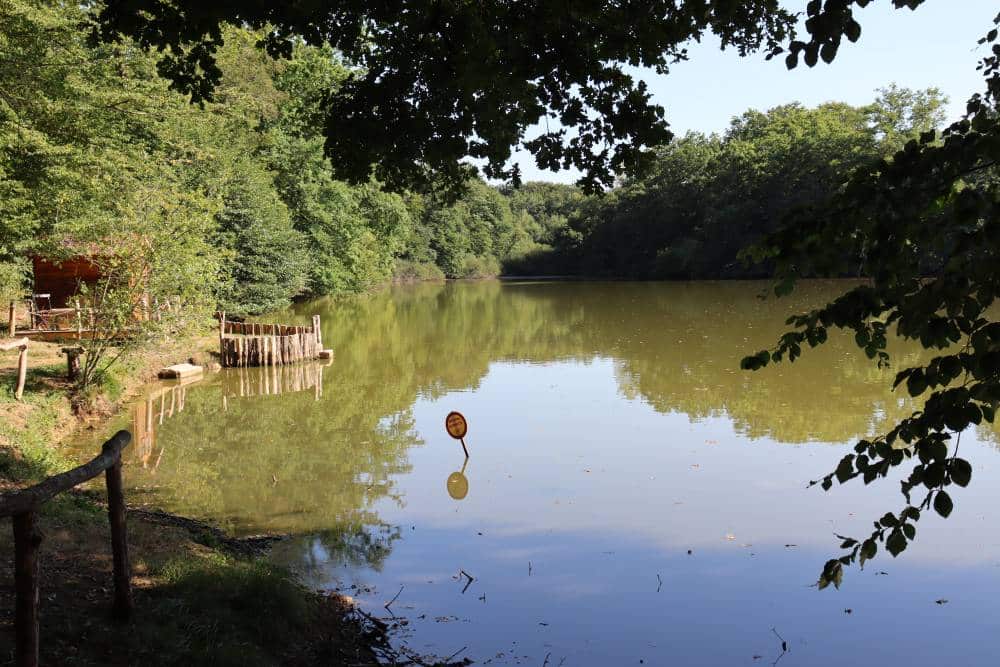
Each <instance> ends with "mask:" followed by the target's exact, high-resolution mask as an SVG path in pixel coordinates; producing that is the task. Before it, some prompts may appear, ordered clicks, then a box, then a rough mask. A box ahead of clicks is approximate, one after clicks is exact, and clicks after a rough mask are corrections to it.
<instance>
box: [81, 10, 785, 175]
mask: <svg viewBox="0 0 1000 667" xmlns="http://www.w3.org/2000/svg"><path fill="white" fill-rule="evenodd" d="M95 20H96V25H95V27H94V34H95V36H96V37H99V38H102V39H105V40H114V39H116V38H118V37H119V36H121V35H127V36H129V37H131V38H133V39H135V40H136V41H137V42H138V43H139V44H140V45H141V46H144V47H152V48H157V49H162V50H164V55H163V57H162V59H161V61H160V70H161V72H162V73H163V74H164V75H166V76H167V77H168V78H170V79H171V80H172V81H173V82H174V86H175V87H176V88H178V89H179V90H183V91H185V92H188V93H190V94H191V95H192V97H193V98H194V99H195V100H209V99H211V98H212V96H213V94H214V88H215V86H216V84H217V83H218V82H219V79H220V77H221V70H220V69H219V67H218V64H217V63H216V57H215V55H216V52H217V51H218V49H219V47H220V46H221V45H222V44H223V43H224V41H225V40H224V29H223V23H226V22H228V23H230V24H233V25H246V26H250V27H252V28H254V29H258V30H264V31H265V32H264V33H263V34H264V35H265V36H264V37H263V38H262V39H261V44H262V45H263V46H264V47H265V48H266V49H267V50H268V52H269V53H271V54H272V55H275V56H284V57H287V56H290V55H291V54H292V52H293V50H294V44H295V43H296V40H304V41H305V42H306V43H308V44H311V45H313V46H320V45H323V44H327V45H329V46H330V47H331V48H333V49H334V50H335V51H336V52H338V53H340V54H342V56H343V57H344V58H345V59H346V61H347V62H349V63H352V64H353V65H355V66H356V67H357V69H356V70H354V71H353V72H352V74H351V76H350V77H349V78H348V79H347V80H346V81H345V82H344V84H343V85H342V86H341V88H340V89H338V90H337V91H335V92H333V93H332V94H331V95H330V96H329V98H328V100H327V102H326V120H327V123H326V138H327V149H328V151H329V152H330V154H331V155H333V156H335V160H334V165H335V167H334V168H335V170H336V173H337V176H338V177H340V178H344V179H346V180H349V181H351V182H355V183H363V182H366V181H367V180H368V179H369V178H370V176H371V175H372V173H373V171H374V175H375V176H376V178H377V179H378V180H379V181H381V182H384V183H386V184H388V185H390V186H392V187H394V188H405V187H425V186H428V185H430V184H432V183H434V182H436V181H437V182H440V179H442V178H443V179H444V182H445V183H447V184H449V185H450V186H461V185H462V184H463V183H464V180H465V174H464V170H463V169H462V168H461V167H460V166H459V160H461V159H463V158H465V157H466V156H472V157H475V158H481V159H483V160H484V161H485V162H486V163H487V166H486V174H487V175H488V176H490V177H511V178H513V179H515V180H518V175H519V170H518V169H517V167H516V165H515V166H514V167H511V168H508V167H507V166H506V162H507V161H508V159H509V158H510V156H511V147H512V146H513V145H515V144H518V143H523V145H524V146H525V147H526V148H527V149H528V150H529V151H530V152H531V153H532V154H534V155H535V158H536V161H537V162H538V164H539V165H540V166H542V167H543V168H550V167H553V168H558V167H563V168H565V167H570V166H573V167H577V168H578V169H580V170H581V171H582V172H583V173H584V175H583V177H582V178H581V181H580V183H581V185H582V186H583V187H584V188H585V189H587V190H589V191H594V190H596V189H598V188H600V187H601V186H609V185H611V184H612V182H613V178H614V174H615V173H616V172H629V173H631V172H638V171H640V170H641V169H642V167H644V166H646V165H648V161H649V153H648V151H647V150H645V148H646V147H649V146H653V145H656V144H660V143H663V142H664V141H665V140H666V139H668V138H669V137H670V132H669V131H668V129H667V124H666V122H665V120H664V118H663V109H661V108H660V107H659V106H657V105H655V104H652V103H651V102H650V93H649V92H648V90H647V89H646V86H645V84H644V83H643V82H641V81H636V80H635V79H634V78H633V77H632V76H631V75H629V74H628V73H627V72H626V71H625V69H624V67H623V63H628V64H631V65H643V66H648V67H655V68H656V69H658V70H660V71H667V70H668V69H669V67H670V65H671V64H672V63H673V62H675V61H677V60H681V59H684V58H685V57H686V51H685V49H684V44H685V43H686V42H688V41H689V40H692V39H700V38H702V37H703V36H704V35H706V34H707V33H714V34H715V35H717V36H718V37H719V39H720V41H721V43H722V44H723V45H724V46H728V47H732V48H735V49H737V50H738V51H739V52H740V53H747V52H750V51H753V50H755V49H757V48H759V47H762V46H763V47H767V48H769V49H773V48H778V46H779V44H780V43H782V42H783V41H784V40H786V39H787V38H788V37H789V36H790V35H791V34H792V32H793V26H794V24H795V15H794V13H793V12H790V11H788V10H785V9H783V8H782V7H781V2H780V0H747V1H744V2H732V1H731V0H698V1H696V2H685V3H683V4H681V5H679V6H678V3H676V2H674V1H673V0H657V1H655V2H635V1H629V2H623V3H618V2H615V3H611V2H606V1H602V0H587V1H579V2H573V3H572V4H571V5H554V4H552V3H550V2H544V1H534V2H517V3H510V2H505V1H500V0H489V1H486V2H458V3H436V4H433V5H428V4H426V3H423V2H404V3H400V2H389V1H387V0H380V1H374V2H373V1H369V0H365V1H363V2H362V1H359V0H349V1H347V2H342V1H338V2H332V1H331V2H312V3H274V2H270V1H268V0H250V1H246V2H239V3H226V4H224V5H219V4H217V3H204V2H200V1H199V0H178V1H177V2H172V3H170V4H165V3H162V2H160V1H159V0H110V1H108V2H105V3H102V4H101V5H99V6H97V8H96V10H95ZM550 116H551V117H553V118H558V120H559V122H560V123H561V126H562V127H560V128H559V129H553V130H550V131H547V132H545V133H543V134H542V135H540V136H538V137H537V138H534V139H531V140H525V139H524V131H525V129H526V128H528V127H531V126H533V125H535V124H536V123H537V122H539V121H540V120H542V119H543V118H547V117H550ZM570 131H572V133H571V132H570ZM373 165H374V166H373Z"/></svg>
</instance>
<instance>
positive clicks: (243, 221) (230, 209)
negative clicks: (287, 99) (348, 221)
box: [215, 160, 307, 312]
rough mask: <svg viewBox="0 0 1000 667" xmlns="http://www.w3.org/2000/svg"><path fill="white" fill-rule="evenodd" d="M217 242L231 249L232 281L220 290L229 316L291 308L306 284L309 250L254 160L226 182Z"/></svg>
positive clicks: (228, 266) (229, 272) (228, 265)
mask: <svg viewBox="0 0 1000 667" xmlns="http://www.w3.org/2000/svg"><path fill="white" fill-rule="evenodd" d="M223 187H224V190H223V192H224V195H223V202H224V204H223V208H222V210H221V211H219V213H218V215H217V216H216V217H217V221H218V231H217V236H216V240H215V243H216V245H217V246H219V247H221V248H224V249H226V250H228V251H229V253H228V259H227V261H226V264H225V274H226V276H227V277H228V281H227V282H226V283H225V285H224V286H223V287H222V288H221V289H220V290H218V292H219V296H218V298H219V306H220V308H222V309H223V310H228V311H229V312H233V311H234V310H235V311H238V312H240V311H242V312H264V311H267V310H276V309H278V308H281V307H284V306H286V305H288V299H289V297H291V296H295V295H297V294H299V293H301V292H302V291H303V289H304V288H305V285H306V261H307V260H306V252H305V244H304V242H303V239H302V237H301V235H300V234H299V233H298V232H297V231H296V230H295V228H294V227H293V226H292V220H291V216H290V215H289V212H288V209H287V208H286V207H285V204H284V202H282V201H281V199H280V198H279V197H278V195H277V193H276V192H275V191H274V187H273V183H272V182H271V179H270V177H269V175H268V174H267V173H265V172H262V171H260V169H259V166H257V165H255V164H253V163H251V162H250V161H249V160H247V161H246V162H244V163H243V164H241V165H238V166H237V168H236V169H235V170H234V173H233V175H232V177H231V178H230V179H229V180H228V181H227V182H226V183H225V184H224V186H223Z"/></svg>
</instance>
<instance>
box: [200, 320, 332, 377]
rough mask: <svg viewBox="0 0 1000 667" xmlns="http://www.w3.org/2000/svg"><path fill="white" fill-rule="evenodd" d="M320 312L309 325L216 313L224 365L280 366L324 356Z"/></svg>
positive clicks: (220, 351)
mask: <svg viewBox="0 0 1000 667" xmlns="http://www.w3.org/2000/svg"><path fill="white" fill-rule="evenodd" d="M327 354H328V353H327V351H326V350H324V349H323V337H322V332H321V330H320V319H319V315H313V318H312V326H308V327H305V326H290V325H284V324H261V323H256V322H229V321H227V320H226V314H225V313H220V315H219V355H220V359H221V363H222V365H223V366H231V367H233V366H235V367H247V366H283V365H285V364H293V363H297V362H300V361H306V360H308V359H319V358H323V357H325V356H327Z"/></svg>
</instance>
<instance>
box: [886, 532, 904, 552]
mask: <svg viewBox="0 0 1000 667" xmlns="http://www.w3.org/2000/svg"><path fill="white" fill-rule="evenodd" d="M885 548H886V549H887V550H888V551H889V553H890V554H892V557H893V558H895V557H896V556H898V555H899V554H901V553H903V550H904V549H906V537H905V536H904V535H903V531H901V530H900V529H898V528H896V529H895V530H893V531H892V532H891V533H889V538H888V539H887V540H886V541H885Z"/></svg>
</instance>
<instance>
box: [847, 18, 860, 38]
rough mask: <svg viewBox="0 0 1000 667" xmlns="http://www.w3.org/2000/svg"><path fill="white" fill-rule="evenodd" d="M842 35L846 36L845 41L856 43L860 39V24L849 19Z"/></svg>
mask: <svg viewBox="0 0 1000 667" xmlns="http://www.w3.org/2000/svg"><path fill="white" fill-rule="evenodd" d="M844 34H845V35H846V36H847V39H849V40H851V42H856V41H858V39H859V38H860V37H861V24H860V23H858V22H857V21H855V20H854V19H851V20H850V21H848V22H847V25H845V26H844Z"/></svg>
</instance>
